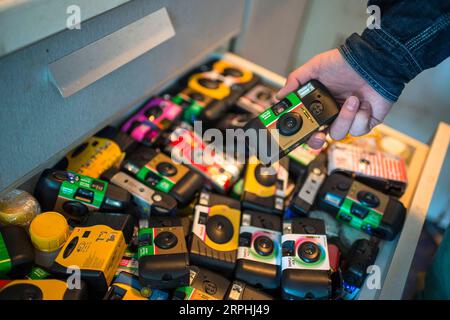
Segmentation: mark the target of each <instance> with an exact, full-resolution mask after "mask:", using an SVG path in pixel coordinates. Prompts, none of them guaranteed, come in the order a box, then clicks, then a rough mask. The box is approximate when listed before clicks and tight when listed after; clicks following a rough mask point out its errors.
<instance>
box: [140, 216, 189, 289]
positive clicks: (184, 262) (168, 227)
mask: <svg viewBox="0 0 450 320" xmlns="http://www.w3.org/2000/svg"><path fill="white" fill-rule="evenodd" d="M138 241H139V246H138V264H139V282H140V283H141V285H142V286H143V287H148V288H151V289H163V290H164V289H175V288H178V287H182V286H186V285H188V284H189V267H188V264H189V255H188V251H187V247H186V240H185V233H184V229H183V225H182V222H181V220H180V219H179V218H174V217H150V218H149V219H141V220H140V221H139V235H138Z"/></svg>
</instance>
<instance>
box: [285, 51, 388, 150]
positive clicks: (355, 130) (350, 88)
mask: <svg viewBox="0 0 450 320" xmlns="http://www.w3.org/2000/svg"><path fill="white" fill-rule="evenodd" d="M312 79H316V80H319V81H320V82H321V83H323V84H324V85H325V87H327V88H328V90H330V92H331V94H332V95H333V96H334V97H335V99H336V101H337V102H338V103H339V104H341V111H340V112H339V115H338V116H337V118H336V120H335V121H334V122H333V123H332V124H331V126H330V128H329V132H330V136H331V138H332V139H334V140H342V139H344V138H345V136H346V135H347V134H348V133H350V134H351V135H352V136H361V135H364V134H366V133H368V132H370V130H372V128H373V127H375V126H376V125H378V124H380V123H382V122H383V120H384V118H385V117H386V115H387V113H388V112H389V110H390V109H391V107H392V102H391V101H389V100H386V99H385V98H383V97H382V96H381V95H380V94H379V93H378V92H376V91H375V90H374V89H373V88H372V87H371V86H370V85H369V84H368V83H367V82H366V80H364V79H363V78H362V77H361V76H360V75H359V74H358V73H357V72H356V71H355V70H353V68H352V67H351V66H350V65H349V64H348V63H347V62H346V61H345V59H344V58H343V57H342V55H341V54H340V52H339V50H337V49H333V50H330V51H327V52H324V53H321V54H319V55H317V56H315V57H314V58H312V59H311V60H309V61H308V62H306V63H305V64H304V65H302V66H301V67H299V68H298V69H296V70H294V71H293V72H292V73H291V74H289V76H288V78H287V81H286V84H285V86H284V87H283V88H282V89H281V90H280V91H279V92H278V94H277V97H278V98H279V99H281V98H283V97H284V96H286V95H287V94H288V93H290V92H292V91H295V90H297V89H298V88H299V87H300V86H301V85H303V84H305V83H306V82H308V81H310V80H312ZM325 137H326V134H325V133H324V132H317V133H315V134H313V136H312V137H311V138H310V139H309V140H308V144H309V145H310V146H311V147H312V148H314V149H319V148H320V147H322V145H323V144H324V143H325Z"/></svg>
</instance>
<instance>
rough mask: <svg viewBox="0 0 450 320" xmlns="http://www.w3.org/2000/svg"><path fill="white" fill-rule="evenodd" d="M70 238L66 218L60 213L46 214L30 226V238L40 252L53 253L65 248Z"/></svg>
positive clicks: (39, 216)
mask: <svg viewBox="0 0 450 320" xmlns="http://www.w3.org/2000/svg"><path fill="white" fill-rule="evenodd" d="M68 236H69V225H68V224H67V220H66V218H64V216H63V215H61V214H59V213H58V212H44V213H41V214H40V215H38V216H37V217H36V218H34V219H33V221H32V222H31V224H30V238H31V242H32V243H33V245H34V247H35V248H36V249H38V250H40V251H45V252H52V251H56V250H58V249H59V248H61V247H62V246H63V244H64V243H65V242H66V240H67V237H68Z"/></svg>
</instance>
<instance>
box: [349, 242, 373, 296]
mask: <svg viewBox="0 0 450 320" xmlns="http://www.w3.org/2000/svg"><path fill="white" fill-rule="evenodd" d="M378 251H379V249H378V244H377V243H376V242H375V241H370V240H367V239H359V240H356V241H355V242H354V243H353V244H352V246H351V247H350V250H349V252H348V254H347V257H346V259H345V263H344V264H343V268H342V279H343V283H344V288H345V287H348V288H352V287H354V288H361V287H362V285H363V284H364V281H365V280H366V277H367V268H368V267H369V266H371V265H373V264H374V263H375V260H376V258H377V255H378Z"/></svg>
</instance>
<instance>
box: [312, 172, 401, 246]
mask: <svg viewBox="0 0 450 320" xmlns="http://www.w3.org/2000/svg"><path fill="white" fill-rule="evenodd" d="M317 206H318V207H319V208H320V209H322V210H324V211H326V212H328V213H330V214H332V215H333V216H335V217H336V219H338V220H339V221H342V222H344V223H347V224H349V225H350V226H352V227H354V228H356V229H359V230H362V231H364V232H366V233H368V234H370V235H373V236H376V237H378V238H381V239H385V240H393V239H394V238H395V237H396V236H397V234H398V233H399V232H400V231H401V229H402V227H403V223H404V221H405V216H406V208H405V207H404V206H403V204H402V203H401V202H400V201H399V200H398V199H396V198H394V197H391V196H388V195H386V194H384V193H382V192H380V191H377V190H375V189H373V188H371V187H369V186H367V185H365V184H363V183H361V182H358V181H356V180H354V179H353V178H351V177H348V176H346V175H343V174H339V173H333V174H331V175H330V176H329V177H328V178H327V179H326V180H325V182H324V184H323V185H322V188H321V189H320V191H319V194H318V196H317Z"/></svg>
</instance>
